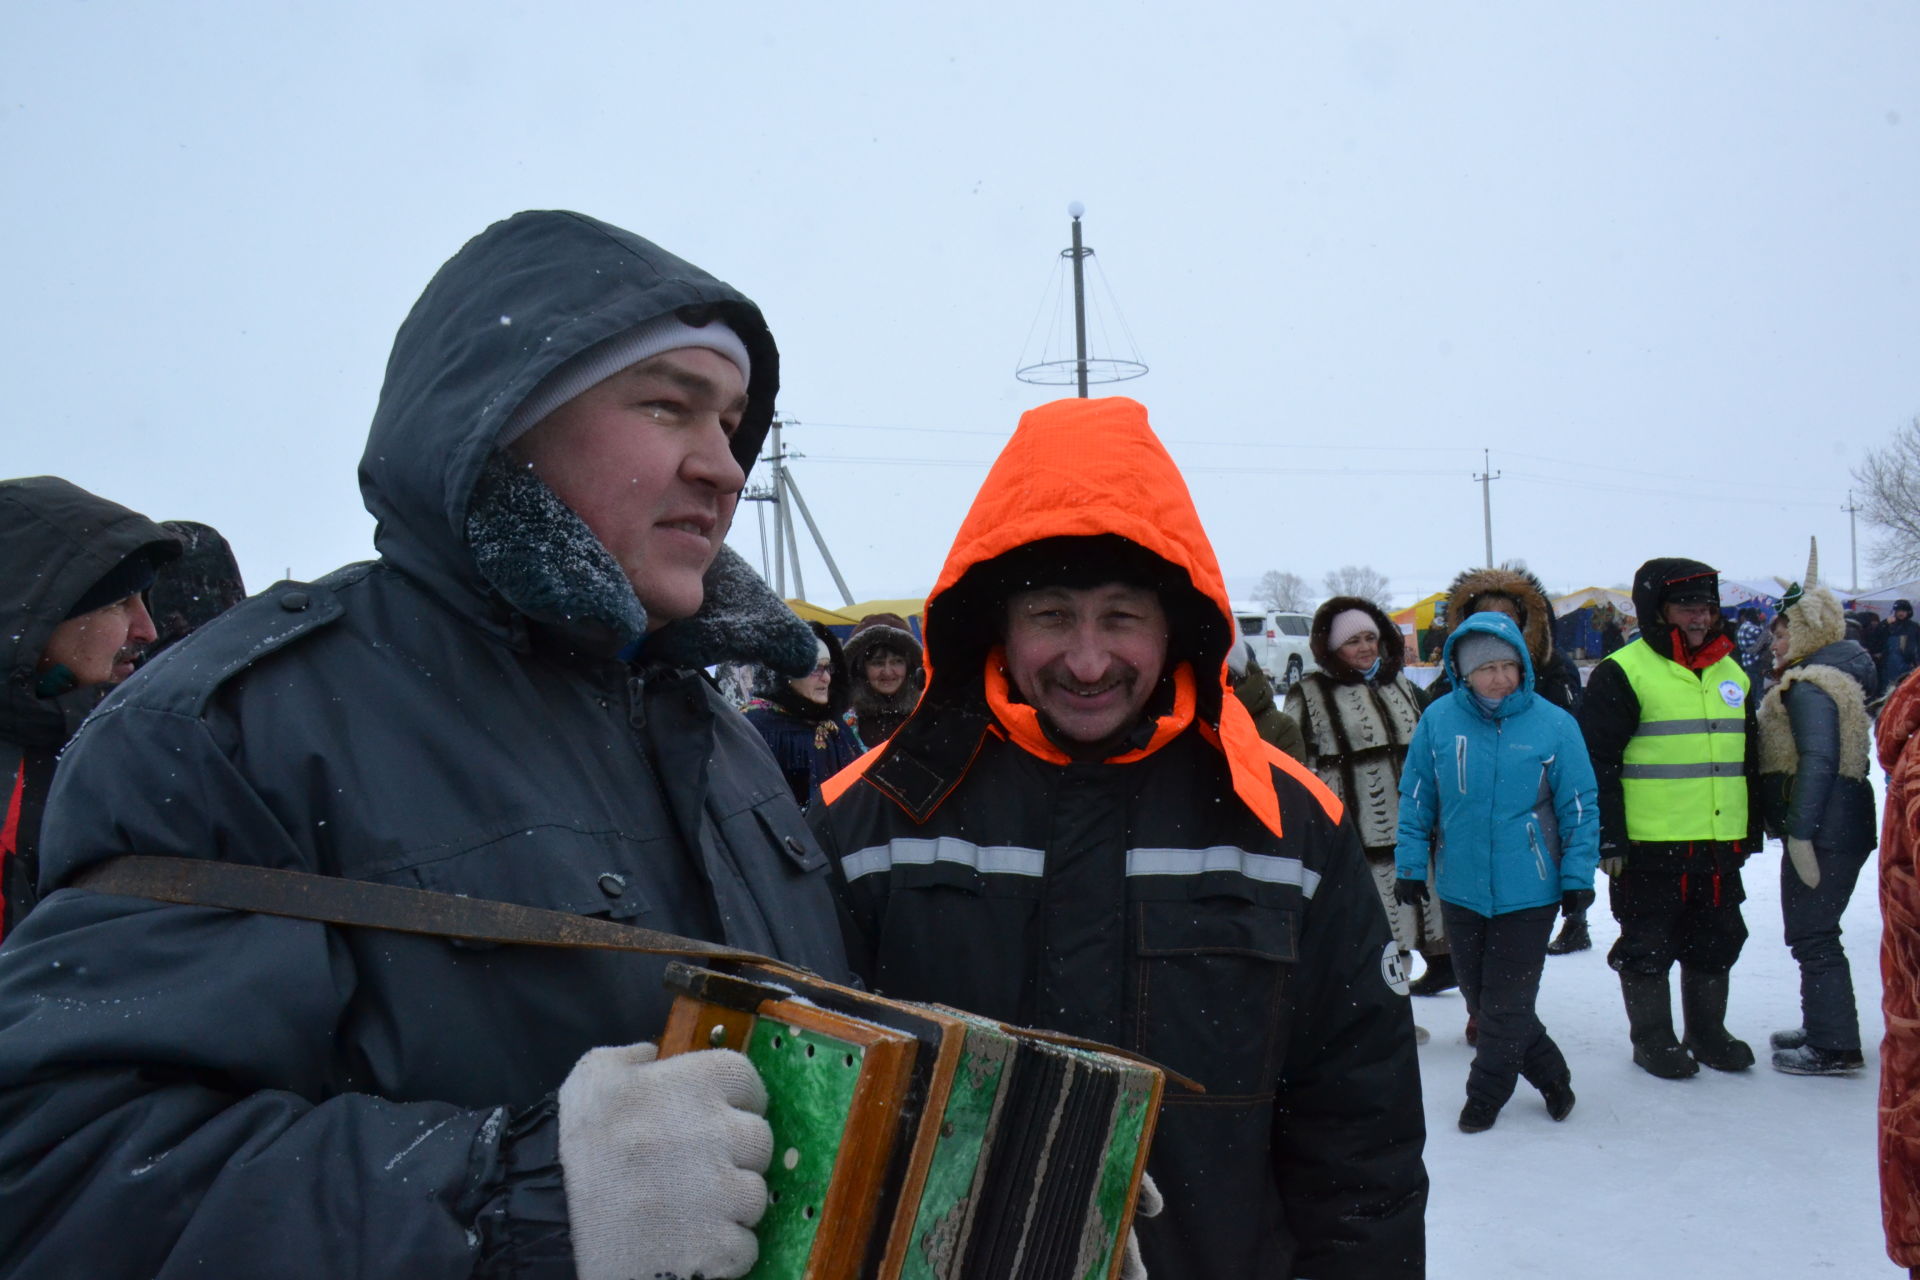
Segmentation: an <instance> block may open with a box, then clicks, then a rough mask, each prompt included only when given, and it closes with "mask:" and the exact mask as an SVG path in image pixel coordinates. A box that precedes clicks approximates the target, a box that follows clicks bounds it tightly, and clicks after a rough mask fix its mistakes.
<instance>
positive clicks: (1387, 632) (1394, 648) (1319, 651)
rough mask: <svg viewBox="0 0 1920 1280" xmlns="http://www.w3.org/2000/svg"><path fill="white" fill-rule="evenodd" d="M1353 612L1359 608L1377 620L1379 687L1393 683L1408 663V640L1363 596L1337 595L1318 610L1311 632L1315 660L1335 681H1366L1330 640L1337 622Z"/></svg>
mask: <svg viewBox="0 0 1920 1280" xmlns="http://www.w3.org/2000/svg"><path fill="white" fill-rule="evenodd" d="M1349 609H1358V610H1360V611H1361V612H1362V613H1364V614H1366V615H1367V616H1368V617H1370V618H1372V619H1373V624H1374V627H1375V629H1376V630H1377V631H1378V632H1379V634H1380V671H1379V674H1378V675H1376V676H1375V677H1374V683H1376V684H1392V683H1393V679H1394V677H1395V676H1397V675H1399V674H1400V671H1401V669H1402V668H1403V667H1405V666H1406V664H1407V641H1406V637H1405V636H1402V635H1401V634H1400V628H1399V627H1397V626H1395V625H1394V623H1393V619H1391V618H1389V617H1387V615H1386V613H1385V612H1384V611H1383V610H1382V609H1381V608H1380V606H1379V605H1377V604H1375V603H1374V602H1373V601H1371V600H1363V599H1362V598H1360V597H1359V596H1335V597H1333V599H1331V600H1329V601H1327V602H1326V603H1325V604H1323V605H1321V606H1320V607H1319V608H1318V609H1316V610H1315V611H1314V614H1313V626H1312V627H1311V628H1309V629H1308V632H1307V644H1308V647H1309V648H1311V649H1312V650H1313V660H1314V661H1315V662H1317V663H1319V664H1320V669H1321V670H1322V671H1324V672H1326V673H1327V677H1328V678H1329V679H1331V680H1335V681H1338V682H1339V683H1341V684H1356V683H1358V682H1359V681H1360V680H1361V679H1363V678H1364V677H1363V674H1362V673H1361V672H1358V671H1355V670H1354V669H1353V668H1352V667H1349V666H1348V665H1347V664H1346V663H1344V662H1342V661H1341V660H1340V655H1339V654H1338V653H1336V652H1335V651H1334V650H1333V649H1331V648H1330V647H1328V645H1327V639H1328V636H1329V635H1330V634H1331V633H1332V631H1333V620H1334V619H1335V618H1337V617H1339V616H1340V615H1341V614H1343V613H1345V612H1346V611H1347V610H1349Z"/></svg>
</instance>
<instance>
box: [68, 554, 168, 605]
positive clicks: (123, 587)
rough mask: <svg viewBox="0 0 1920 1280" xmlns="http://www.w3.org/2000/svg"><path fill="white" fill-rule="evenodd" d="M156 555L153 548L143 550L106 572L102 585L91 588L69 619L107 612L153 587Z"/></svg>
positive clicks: (101, 580)
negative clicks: (107, 608) (121, 602)
mask: <svg viewBox="0 0 1920 1280" xmlns="http://www.w3.org/2000/svg"><path fill="white" fill-rule="evenodd" d="M153 574H154V555H153V550H152V548H150V547H142V548H140V549H139V550H138V551H136V552H134V553H133V554H132V555H130V556H128V557H127V558H126V559H125V560H122V561H121V562H120V563H119V564H117V565H115V566H114V567H113V568H111V569H109V570H107V572H106V575H105V576H104V577H102V578H101V579H100V581H98V582H96V583H94V584H93V585H92V586H91V587H88V588H87V590H86V593H85V594H84V595H82V596H81V597H80V598H79V599H78V600H76V601H75V602H74V605H73V608H71V609H69V610H67V617H68V618H77V617H79V616H80V615H81V614H83V613H92V612H93V611H94V610H95V609H104V608H106V607H107V606H108V605H110V604H113V603H114V602H115V601H117V600H125V599H126V598H127V597H128V596H131V595H138V594H139V593H141V592H143V591H145V590H146V589H147V588H148V587H151V586H152V585H153Z"/></svg>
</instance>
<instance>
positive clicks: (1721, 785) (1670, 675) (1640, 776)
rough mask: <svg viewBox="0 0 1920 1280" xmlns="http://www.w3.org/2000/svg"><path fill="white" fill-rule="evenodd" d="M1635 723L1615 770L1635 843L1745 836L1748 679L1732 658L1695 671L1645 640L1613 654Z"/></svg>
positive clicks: (1629, 833)
mask: <svg viewBox="0 0 1920 1280" xmlns="http://www.w3.org/2000/svg"><path fill="white" fill-rule="evenodd" d="M1613 660H1614V661H1615V662H1617V663H1618V664H1619V665H1620V670H1621V671H1622V672H1623V673H1624V674H1625V675H1626V677H1627V682H1628V683H1629V684H1631V685H1632V686H1633V694H1634V697H1636V698H1638V699H1639V701H1640V724H1639V726H1638V727H1637V728H1636V729H1635V730H1634V733H1633V737H1632V739H1631V740H1630V741H1629V742H1628V743H1627V749H1626V754H1625V756H1624V758H1623V759H1624V764H1623V767H1622V769H1621V771H1620V779H1621V786H1622V788H1623V790H1624V791H1625V794H1626V810H1627V835H1628V837H1629V838H1631V839H1633V840H1663V841H1665V840H1740V839H1742V838H1744V837H1745V836H1746V834H1747V780H1746V751H1747V739H1746V725H1747V718H1746V717H1747V712H1746V706H1747V695H1748V692H1749V690H1750V688H1751V685H1750V684H1749V682H1748V680H1747V673H1746V672H1745V671H1742V670H1741V669H1740V664H1739V663H1737V662H1735V661H1734V660H1733V658H1732V657H1725V658H1721V659H1720V660H1719V661H1718V662H1715V663H1714V664H1713V665H1712V666H1710V667H1708V668H1707V669H1706V670H1704V671H1701V672H1697V673H1696V672H1694V671H1691V670H1689V669H1688V668H1686V667H1683V666H1681V665H1680V664H1679V663H1677V662H1673V661H1671V660H1669V659H1667V658H1663V657H1661V656H1660V655H1659V654H1657V653H1655V652H1654V651H1653V650H1652V649H1651V648H1649V647H1648V645H1647V643H1646V641H1645V640H1636V641H1634V642H1633V643H1632V644H1630V645H1628V646H1626V647H1625V648H1623V649H1621V650H1620V651H1619V652H1618V653H1615V654H1614V655H1613Z"/></svg>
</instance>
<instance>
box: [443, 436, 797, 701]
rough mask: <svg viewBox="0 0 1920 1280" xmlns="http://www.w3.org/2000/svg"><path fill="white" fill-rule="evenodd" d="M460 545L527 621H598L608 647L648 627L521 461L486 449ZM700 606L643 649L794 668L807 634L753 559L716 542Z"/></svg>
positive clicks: (610, 563) (590, 540) (612, 568)
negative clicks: (487, 455)
mask: <svg viewBox="0 0 1920 1280" xmlns="http://www.w3.org/2000/svg"><path fill="white" fill-rule="evenodd" d="M467 544H468V546H469V547H470V548H471V549H472V551H473V560H474V564H475V565H476V566H477V567H478V569H479V570H480V574H481V576H482V577H484V578H485V579H486V581H487V582H488V584H489V585H491V586H492V587H493V589H494V590H495V591H497V592H498V593H499V594H500V595H501V597H502V598H503V599H505V600H506V602H507V603H508V604H510V605H512V606H513V607H514V608H515V609H517V610H518V611H520V612H521V613H524V614H525V615H527V616H528V617H529V618H533V619H535V620H536V621H540V622H546V623H553V624H566V625H579V624H582V623H585V624H589V625H597V626H600V627H603V628H605V629H606V630H607V631H608V632H609V633H610V635H611V636H612V637H613V645H612V647H613V648H616V649H619V648H625V647H626V646H628V645H631V644H632V643H634V642H635V641H636V640H639V639H641V638H642V637H646V636H647V611H646V608H645V607H644V606H642V605H641V603H640V598H639V597H638V596H637V595H635V594H634V591H633V585H632V584H631V583H630V582H628V581H627V575H626V573H625V572H624V571H623V570H622V569H621V568H620V564H619V562H618V561H616V560H615V559H614V558H613V554H612V553H611V552H609V551H608V550H607V549H606V547H604V546H602V545H601V542H600V539H598V538H596V537H594V535H593V531H592V530H591V529H589V528H588V527H587V525H586V522H585V521H583V520H582V519H581V518H580V517H579V516H578V515H576V514H575V513H574V511H573V509H572V508H571V507H569V506H567V504H566V503H564V502H562V501H561V500H560V496H559V495H558V494H556V493H555V492H554V491H553V490H552V489H550V488H548V487H547V484H546V482H545V481H543V480H541V479H540V477H538V476H536V475H535V474H534V473H533V469H532V468H530V467H526V466H522V465H519V464H517V463H515V462H513V461H511V460H510V459H508V458H507V457H506V456H505V455H504V454H498V453H496V454H494V455H493V457H492V458H490V459H489V460H488V462H487V465H486V466H485V468H484V469H483V470H482V471H481V474H480V481H479V483H478V484H476V485H475V486H474V491H473V501H472V502H471V503H470V504H469V506H468V509H467ZM703 586H704V588H705V593H704V595H703V597H702V599H701V603H700V611H699V612H698V613H696V614H695V615H694V616H693V617H691V618H686V619H683V620H681V621H679V622H673V623H669V624H668V625H666V626H664V627H662V628H660V630H659V631H657V632H655V633H654V634H653V635H652V636H651V637H648V638H647V645H646V656H647V657H649V658H655V659H658V660H660V661H663V662H667V663H670V664H671V665H673V666H677V667H707V666H712V665H714V664H715V663H720V662H757V663H761V664H764V665H766V666H770V667H773V668H775V669H776V670H780V671H784V672H788V673H790V674H794V675H799V674H803V673H805V672H806V671H809V670H811V669H812V667H813V653H814V635H813V632H812V631H811V630H809V629H808V627H807V624H806V623H805V622H803V621H802V620H801V619H800V618H799V617H798V615H796V614H795V613H794V612H793V610H791V609H789V608H787V606H786V604H785V603H784V602H783V601H781V600H780V598H779V597H778V596H775V595H774V594H773V591H772V590H771V589H770V588H769V587H768V586H767V584H766V583H765V582H763V581H761V579H760V575H759V574H757V573H755V572H754V571H753V567H752V566H751V565H749V564H748V563H747V562H746V561H745V560H743V559H741V558H740V556H739V554H738V553H737V552H735V551H734V550H733V549H732V548H731V547H728V546H726V545H725V544H724V543H723V544H722V545H721V547H720V550H719V553H718V554H717V555H715V556H714V559H713V563H712V564H711V565H709V566H708V568H707V572H706V576H705V578H704V580H703Z"/></svg>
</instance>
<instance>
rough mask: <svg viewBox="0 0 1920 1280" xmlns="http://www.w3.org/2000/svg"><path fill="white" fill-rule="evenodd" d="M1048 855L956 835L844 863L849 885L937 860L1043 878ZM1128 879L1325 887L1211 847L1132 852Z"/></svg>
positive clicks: (1280, 866)
mask: <svg viewBox="0 0 1920 1280" xmlns="http://www.w3.org/2000/svg"><path fill="white" fill-rule="evenodd" d="M1046 858H1047V855H1046V853H1045V852H1044V851H1042V850H1039V849H1024V848H1021V847H1019V846H1017V845H977V844H974V843H973V842H971V841H968V840H962V839H959V838H958V837H956V836H939V837H936V838H934V839H931V840H929V839H924V838H905V837H903V838H901V839H899V840H894V841H891V842H890V843H887V844H881V845H873V846H871V847H869V848H866V849H862V850H860V851H859V852H858V853H855V854H851V855H849V856H848V857H846V858H844V859H842V860H841V864H840V865H841V868H842V869H843V870H844V871H845V873H846V877H847V879H848V880H849V881H853V880H858V879H860V878H861V877H862V876H870V875H876V874H879V873H881V872H885V871H889V870H891V869H893V868H894V867H897V866H919V867H926V866H932V865H933V864H934V863H936V862H946V863H952V864H954V865H956V866H963V867H966V868H968V869H970V870H972V871H976V872H979V873H981V874H983V875H1012V876H1027V877H1038V876H1041V875H1043V874H1045V871H1046ZM1126 865H1127V875H1128V876H1130V877H1131V876H1204V875H1213V874H1218V873H1226V874H1229V875H1240V876H1245V877H1246V878H1247V879H1249V880H1257V881H1260V882H1261V883H1263V884H1290V885H1295V886H1297V887H1298V888H1299V889H1300V891H1301V892H1302V893H1303V894H1304V895H1305V896H1307V897H1309V898H1311V897H1312V896H1313V895H1314V893H1315V891H1316V890H1318V889H1319V887H1320V873H1319V872H1317V871H1313V870H1309V869H1308V868H1307V866H1306V865H1305V864H1304V863H1302V862H1301V861H1300V859H1298V858H1286V857H1281V856H1280V855H1278V854H1271V853H1249V852H1248V851H1246V850H1245V849H1237V848H1234V847H1233V846H1232V845H1215V846H1213V847H1212V848H1208V849H1129V850H1127V864H1126Z"/></svg>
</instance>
